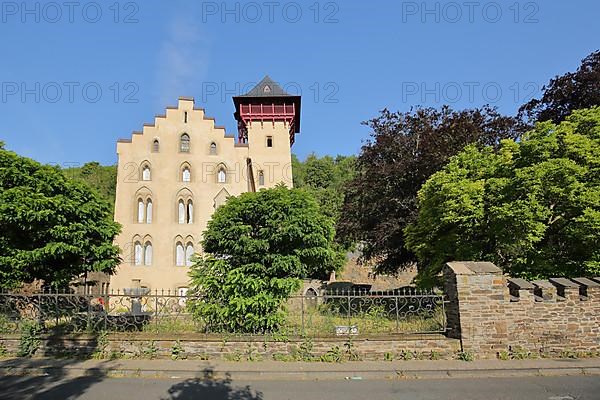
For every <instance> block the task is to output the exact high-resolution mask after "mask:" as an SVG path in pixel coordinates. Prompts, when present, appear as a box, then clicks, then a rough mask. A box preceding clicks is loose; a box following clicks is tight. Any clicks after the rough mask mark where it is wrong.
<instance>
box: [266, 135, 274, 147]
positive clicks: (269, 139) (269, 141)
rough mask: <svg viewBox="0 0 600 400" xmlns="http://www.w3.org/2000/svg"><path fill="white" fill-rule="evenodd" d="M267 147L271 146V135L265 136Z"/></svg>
mask: <svg viewBox="0 0 600 400" xmlns="http://www.w3.org/2000/svg"><path fill="white" fill-rule="evenodd" d="M267 147H273V136H267Z"/></svg>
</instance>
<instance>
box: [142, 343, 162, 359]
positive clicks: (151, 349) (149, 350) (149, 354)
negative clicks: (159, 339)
mask: <svg viewBox="0 0 600 400" xmlns="http://www.w3.org/2000/svg"><path fill="white" fill-rule="evenodd" d="M141 354H142V355H143V356H144V358H149V359H151V360H154V359H155V358H156V356H157V355H158V347H156V342H155V341H154V340H152V341H151V342H150V345H149V346H148V347H146V348H144V349H142V351H141Z"/></svg>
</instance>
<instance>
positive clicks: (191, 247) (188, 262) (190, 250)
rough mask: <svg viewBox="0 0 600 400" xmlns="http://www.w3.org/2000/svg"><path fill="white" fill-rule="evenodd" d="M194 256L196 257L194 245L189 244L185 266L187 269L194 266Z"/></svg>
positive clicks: (186, 248) (186, 247)
mask: <svg viewBox="0 0 600 400" xmlns="http://www.w3.org/2000/svg"><path fill="white" fill-rule="evenodd" d="M193 255H194V245H193V244H191V243H188V244H187V246H185V265H186V267H191V266H192V256H193Z"/></svg>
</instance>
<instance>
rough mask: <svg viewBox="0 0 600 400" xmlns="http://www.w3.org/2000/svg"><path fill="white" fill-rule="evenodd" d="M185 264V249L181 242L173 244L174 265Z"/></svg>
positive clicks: (180, 265)
mask: <svg viewBox="0 0 600 400" xmlns="http://www.w3.org/2000/svg"><path fill="white" fill-rule="evenodd" d="M184 264H185V250H184V249H183V245H182V244H181V242H177V244H176V245H175V265H177V266H178V267H182V266H183V265H184Z"/></svg>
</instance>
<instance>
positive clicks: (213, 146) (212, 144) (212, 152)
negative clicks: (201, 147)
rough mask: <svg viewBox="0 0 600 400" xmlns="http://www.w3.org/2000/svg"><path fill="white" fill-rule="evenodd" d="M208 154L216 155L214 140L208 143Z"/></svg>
mask: <svg viewBox="0 0 600 400" xmlns="http://www.w3.org/2000/svg"><path fill="white" fill-rule="evenodd" d="M210 155H211V156H216V155H217V144H216V143H215V142H212V143H211V144H210Z"/></svg>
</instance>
